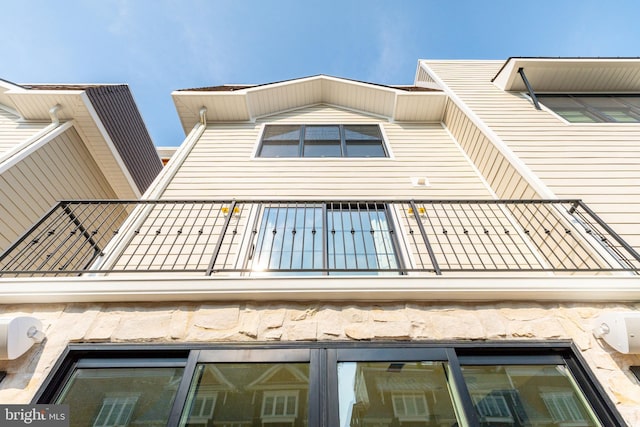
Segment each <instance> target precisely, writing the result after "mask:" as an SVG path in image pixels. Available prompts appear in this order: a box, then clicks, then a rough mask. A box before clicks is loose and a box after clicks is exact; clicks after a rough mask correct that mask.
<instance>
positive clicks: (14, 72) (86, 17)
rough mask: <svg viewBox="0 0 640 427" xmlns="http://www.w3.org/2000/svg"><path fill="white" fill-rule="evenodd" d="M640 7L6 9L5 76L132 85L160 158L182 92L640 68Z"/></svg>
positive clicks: (625, 1) (108, 1)
mask: <svg viewBox="0 0 640 427" xmlns="http://www.w3.org/2000/svg"><path fill="white" fill-rule="evenodd" d="M638 17H640V2H638V1H636V0H619V1H616V0H610V1H607V2H604V1H601V0H600V1H592V0H555V1H548V0H536V1H531V2H519V1H513V0H485V1H481V0H475V1H474V0H459V1H455V0H439V1H435V0H422V1H419V0H415V1H401V0H396V1H391V0H388V1H375V0H369V1H364V0H354V1H350V0H324V1H304V0H298V1H289V0H283V1H277V0H273V1H268V0H256V1H242V0H235V1H217V0H99V1H98V0H96V1H91V0H75V1H72V0H69V1H65V0H58V1H50V0H29V1H11V2H5V4H3V6H2V28H3V30H4V34H5V37H4V41H3V43H2V46H1V47H0V49H1V51H2V55H1V56H0V58H1V62H0V77H1V78H4V79H6V80H9V81H13V82H15V83H127V84H129V86H130V87H131V90H132V92H133V95H134V97H135V99H136V102H137V104H138V107H139V109H140V111H141V113H142V115H143V118H144V119H145V122H146V124H147V128H148V129H149V132H150V133H151V136H152V138H153V140H154V142H155V143H156V145H159V146H177V145H179V144H180V143H181V142H182V140H183V139H184V133H183V131H182V128H181V127H180V124H179V120H178V117H177V115H176V113H175V108H174V106H173V101H172V100H171V96H170V94H171V92H172V91H173V90H176V89H183V88H190V87H198V86H213V85H219V84H225V83H267V82H271V81H279V80H285V79H290V78H296V77H304V76H309V75H315V74H329V75H334V76H338V77H346V78H352V79H357V80H364V81H371V82H375V83H383V84H385V83H386V84H410V83H412V82H413V77H414V74H415V70H416V65H417V61H418V59H506V58H508V57H509V56H640V25H638V23H637V20H638Z"/></svg>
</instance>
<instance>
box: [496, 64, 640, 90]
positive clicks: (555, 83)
mask: <svg viewBox="0 0 640 427" xmlns="http://www.w3.org/2000/svg"><path fill="white" fill-rule="evenodd" d="M520 68H522V69H524V73H525V75H526V76H527V80H529V83H530V84H531V87H532V88H533V90H534V91H535V92H540V93H542V92H567V93H581V92H582V93H597V92H607V93H616V92H640V59H636V58H626V59H625V58H620V59H616V58H612V59H606V58H592V59H589V58H575V59H573V58H510V59H509V60H508V61H507V62H506V64H505V65H504V66H503V68H502V69H501V70H500V71H499V72H498V74H496V76H495V77H494V79H493V82H494V83H495V84H496V86H498V87H499V88H500V89H503V90H507V91H526V87H525V85H524V82H523V81H522V78H521V77H520V74H518V69H520Z"/></svg>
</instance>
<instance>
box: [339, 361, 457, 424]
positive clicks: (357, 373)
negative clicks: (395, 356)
mask: <svg viewBox="0 0 640 427" xmlns="http://www.w3.org/2000/svg"><path fill="white" fill-rule="evenodd" d="M338 388H339V390H338V393H339V399H340V427H383V426H384V427H387V426H402V427H417V426H454V425H458V424H457V423H458V421H457V418H456V413H455V409H454V407H453V403H452V400H451V394H450V390H449V385H448V383H447V378H446V374H445V364H444V363H441V362H408V363H407V362H357V363H356V362H347V363H340V364H339V365H338Z"/></svg>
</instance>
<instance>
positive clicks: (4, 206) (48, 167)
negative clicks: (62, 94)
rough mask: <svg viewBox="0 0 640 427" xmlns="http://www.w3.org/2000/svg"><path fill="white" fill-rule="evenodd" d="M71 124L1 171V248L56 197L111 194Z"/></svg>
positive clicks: (113, 194)
mask: <svg viewBox="0 0 640 427" xmlns="http://www.w3.org/2000/svg"><path fill="white" fill-rule="evenodd" d="M114 197H115V193H114V192H113V190H112V189H111V186H110V185H109V183H108V182H107V180H106V179H105V178H104V176H103V175H102V173H101V172H100V169H99V168H98V165H97V164H96V162H95V161H94V160H93V157H92V156H91V155H90V154H89V152H88V151H87V148H86V146H85V145H84V143H83V142H82V140H81V139H80V136H79V135H78V133H77V132H76V131H75V129H74V128H70V129H68V130H67V131H65V132H64V133H62V134H61V135H59V136H58V137H56V138H55V139H53V140H51V141H49V142H48V143H47V144H45V145H44V146H42V147H40V148H38V149H37V150H35V151H34V152H33V153H31V154H30V155H28V156H27V157H26V158H24V159H22V160H21V161H20V162H18V163H16V164H15V165H14V166H12V167H10V168H9V169H7V170H6V171H5V172H3V173H2V174H0V251H2V250H3V249H5V248H6V247H7V246H8V245H9V244H10V243H12V242H13V241H14V240H15V239H16V238H17V237H18V236H19V235H20V234H22V233H23V232H24V231H26V230H27V229H28V228H29V227H31V226H32V225H33V224H34V223H35V222H36V221H37V220H38V219H39V218H40V217H41V216H42V215H44V213H45V212H47V211H48V210H49V209H50V208H51V207H52V206H53V205H54V204H55V203H56V202H57V201H59V200H62V199H65V200H69V199H101V198H105V199H108V198H114Z"/></svg>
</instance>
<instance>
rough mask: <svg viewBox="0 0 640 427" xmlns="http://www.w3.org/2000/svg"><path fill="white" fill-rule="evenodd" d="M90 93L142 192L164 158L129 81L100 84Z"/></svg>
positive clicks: (91, 89) (107, 129)
mask: <svg viewBox="0 0 640 427" xmlns="http://www.w3.org/2000/svg"><path fill="white" fill-rule="evenodd" d="M86 94H87V97H88V98H89V100H90V101H91V104H92V105H93V108H94V109H95V110H96V113H97V115H98V117H99V119H100V120H101V122H102V124H103V126H104V128H105V130H106V132H107V134H108V135H109V137H110V138H111V140H112V141H113V144H114V146H115V148H116V150H117V151H118V154H119V155H120V157H121V158H122V161H123V162H124V164H125V167H126V168H127V170H128V171H129V173H130V175H131V177H132V179H133V181H134V183H135V185H136V186H137V187H138V190H139V191H140V193H144V192H145V191H146V189H147V188H149V186H150V185H151V183H152V182H153V180H154V179H155V178H156V176H157V175H158V174H159V173H160V171H161V170H162V161H161V160H160V157H159V155H158V152H157V151H156V148H155V146H154V144H153V141H152V140H151V136H150V135H149V132H148V131H147V127H146V125H145V123H144V121H143V119H142V115H141V114H140V111H139V110H138V107H137V105H136V103H135V101H134V99H133V95H132V94H131V91H130V90H129V86H127V85H100V86H91V87H88V88H87V89H86Z"/></svg>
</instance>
